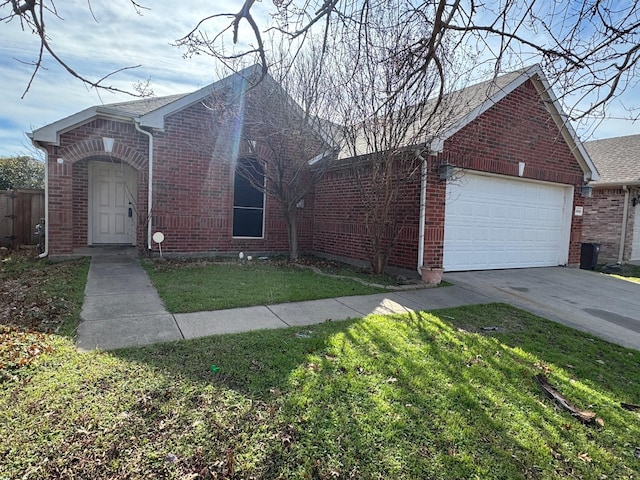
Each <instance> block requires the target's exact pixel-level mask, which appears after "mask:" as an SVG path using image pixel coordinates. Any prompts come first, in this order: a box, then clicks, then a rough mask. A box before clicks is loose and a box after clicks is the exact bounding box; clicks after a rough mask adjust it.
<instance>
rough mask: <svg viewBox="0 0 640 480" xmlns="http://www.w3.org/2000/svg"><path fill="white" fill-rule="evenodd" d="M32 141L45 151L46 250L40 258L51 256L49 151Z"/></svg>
mask: <svg viewBox="0 0 640 480" xmlns="http://www.w3.org/2000/svg"><path fill="white" fill-rule="evenodd" d="M31 143H32V144H33V146H34V147H36V148H37V149H38V150H42V151H43V152H44V251H43V252H42V253H41V254H39V255H38V258H45V257H47V256H49V152H48V151H47V149H46V148H44V147H43V146H42V145H40V144H39V143H38V142H37V141H36V140H34V139H33V138H31Z"/></svg>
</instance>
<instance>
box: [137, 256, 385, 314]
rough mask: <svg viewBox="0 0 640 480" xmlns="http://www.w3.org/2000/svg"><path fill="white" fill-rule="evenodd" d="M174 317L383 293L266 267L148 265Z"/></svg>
mask: <svg viewBox="0 0 640 480" xmlns="http://www.w3.org/2000/svg"><path fill="white" fill-rule="evenodd" d="M143 265H144V266H145V268H146V269H147V272H148V273H149V276H150V277H151V280H152V282H153V284H154V285H155V287H156V288H157V289H158V293H159V294H160V297H161V298H162V300H163V301H164V303H165V306H166V307H167V309H168V310H169V311H170V312H172V313H184V312H197V311H207V310H221V309H225V308H236V307H247V306H253V305H271V304H276V303H285V302H298V301H303V300H316V299H320V298H333V297H342V296H347V295H366V294H370V293H378V292H382V291H384V290H383V289H380V288H376V287H371V286H367V285H363V284H361V283H359V282H356V281H353V280H348V279H343V278H331V277H326V276H321V275H317V274H315V273H314V272H312V271H311V270H308V269H302V268H297V267H293V266H286V265H273V264H261V263H245V264H240V263H238V264H215V263H207V262H202V263H198V262H196V263H170V262H169V263H151V262H144V263H143Z"/></svg>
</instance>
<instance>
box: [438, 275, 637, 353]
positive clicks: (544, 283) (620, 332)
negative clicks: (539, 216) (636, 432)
mask: <svg viewBox="0 0 640 480" xmlns="http://www.w3.org/2000/svg"><path fill="white" fill-rule="evenodd" d="M444 279H445V280H448V281H450V282H452V283H454V284H456V285H458V286H460V287H463V288H466V289H468V290H470V291H472V292H475V293H477V294H480V295H485V296H487V297H489V298H491V299H494V300H496V301H499V302H505V303H509V304H511V305H514V306H517V307H520V308H523V309H524V310H528V311H530V312H532V313H535V314H536V315H540V316H541V317H545V318H548V319H550V320H556V321H558V322H560V323H563V324H565V325H568V326H570V327H573V328H576V329H578V330H582V331H585V332H589V333H593V334H595V335H597V336H599V337H601V338H604V339H605V340H609V341H611V342H614V343H617V344H619V345H623V346H625V347H629V348H634V349H636V350H640V284H637V283H632V282H628V281H626V280H619V279H616V278H612V277H609V276H607V275H604V274H601V273H596V272H591V271H586V270H579V269H576V268H563V267H547V268H527V269H517V270H487V271H480V272H453V273H447V274H445V276H444Z"/></svg>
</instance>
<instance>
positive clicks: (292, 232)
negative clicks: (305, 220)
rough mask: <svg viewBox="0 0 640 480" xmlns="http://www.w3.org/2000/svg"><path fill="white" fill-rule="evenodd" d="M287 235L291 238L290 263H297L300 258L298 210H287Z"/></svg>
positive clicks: (294, 208)
mask: <svg viewBox="0 0 640 480" xmlns="http://www.w3.org/2000/svg"><path fill="white" fill-rule="evenodd" d="M287 235H288V237H289V261H290V262H297V261H298V258H299V256H300V252H299V251H298V210H297V208H296V207H295V206H294V207H293V209H291V208H287Z"/></svg>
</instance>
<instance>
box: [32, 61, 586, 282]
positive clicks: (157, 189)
mask: <svg viewBox="0 0 640 480" xmlns="http://www.w3.org/2000/svg"><path fill="white" fill-rule="evenodd" d="M256 72H257V69H256V67H250V68H249V69H246V70H244V71H242V72H240V73H238V74H234V75H232V76H230V77H227V78H225V79H222V80H220V81H218V82H216V83H214V84H213V85H211V86H209V87H206V88H204V89H201V90H199V91H197V92H194V93H191V94H188V95H175V96H170V97H163V98H155V99H146V100H138V101H132V102H125V103H119V104H112V105H104V106H98V107H92V108H89V109H87V110H83V111H82V112H79V113H77V114H75V115H72V116H71V117H68V118H65V119H62V120H60V121H58V122H55V123H53V124H50V125H47V126H45V127H42V128H40V129H38V130H35V131H34V132H33V133H32V134H31V138H32V140H33V142H34V144H35V145H37V146H38V147H40V148H42V149H44V150H45V151H46V154H47V165H48V168H47V229H48V235H47V252H46V254H49V255H52V256H64V255H72V254H74V253H75V254H77V253H79V252H82V251H83V249H85V248H86V247H88V246H94V245H103V244H126V245H136V246H137V247H138V248H139V250H141V251H144V252H148V251H152V250H155V249H157V245H155V244H154V243H153V242H152V240H151V236H152V233H153V232H155V231H158V230H161V231H162V232H163V233H164V235H165V239H166V240H165V242H164V243H163V246H162V248H163V251H164V252H166V253H174V254H200V255H221V254H237V252H239V251H245V252H248V253H253V254H260V253H263V254H267V253H268V254H273V253H284V252H286V251H287V230H286V225H285V221H284V220H283V217H282V214H281V213H282V211H281V208H280V207H279V206H278V205H277V204H276V203H275V202H274V201H272V199H271V198H269V197H265V196H264V195H262V194H259V193H257V192H256V190H255V189H253V188H252V187H251V185H247V184H246V182H243V180H242V177H241V176H239V175H236V174H235V173H236V170H237V168H238V167H237V165H238V164H239V163H242V162H254V161H259V162H261V164H263V165H265V167H264V168H267V169H268V168H270V164H269V155H268V152H266V151H265V152H263V151H262V150H261V148H262V147H261V145H260V143H261V142H259V141H257V142H255V141H249V142H247V141H238V138H239V137H238V135H237V129H238V128H240V127H242V125H248V124H249V123H250V122H249V119H250V117H251V115H252V113H253V114H254V115H255V112H256V110H255V109H252V108H251V105H250V103H251V101H250V100H248V99H244V98H243V97H242V95H239V96H237V97H234V98H236V100H237V101H242V102H246V103H247V108H246V109H245V110H243V111H244V113H245V118H243V117H234V118H233V119H230V120H229V121H227V122H226V123H224V122H223V123H219V122H218V123H215V124H212V123H211V117H212V111H213V112H215V111H216V108H212V107H211V105H220V103H219V102H217V103H216V102H215V101H212V100H211V99H215V98H218V97H222V98H227V99H228V98H229V95H230V93H229V92H244V91H245V90H244V89H245V84H246V81H247V78H249V77H251V75H254V74H256ZM269 82H273V80H271V79H269V78H268V79H267V83H266V84H265V85H268V84H269ZM265 85H262V86H261V85H258V87H257V88H254V89H252V90H251V91H252V92H253V95H259V92H260V91H261V89H262V88H266V87H265ZM455 102H456V108H455V109H454V110H452V112H454V113H451V115H450V117H451V118H449V119H448V120H449V123H448V125H449V126H448V127H447V128H446V129H444V130H442V131H440V132H438V135H437V136H434V137H432V138H430V139H429V141H426V142H425V143H423V144H421V145H416V146H415V148H414V146H412V145H409V146H408V148H407V152H415V153H414V155H416V157H417V158H419V160H420V162H421V172H422V175H417V176H416V178H415V181H412V182H410V183H408V184H406V185H405V187H404V188H406V189H407V195H406V196H405V197H404V198H405V200H403V202H402V204H401V205H399V206H398V207H399V208H401V209H402V211H403V215H404V218H406V219H407V221H406V222H405V223H404V224H403V228H402V231H401V234H400V235H398V238H396V241H395V242H394V246H393V250H392V251H391V252H390V255H389V265H390V266H391V267H397V268H401V269H405V270H406V269H412V270H413V269H417V270H418V271H420V270H421V268H420V267H422V266H428V267H433V268H442V267H444V269H445V270H448V271H453V270H471V269H491V268H520V267H530V266H548V265H565V264H577V263H578V261H579V255H580V242H581V231H582V219H583V217H582V216H581V215H580V214H581V212H580V211H579V209H577V208H576V207H581V206H583V204H584V203H583V202H584V199H583V198H582V197H581V196H580V195H579V192H580V187H582V186H583V185H584V184H585V182H587V181H589V180H591V179H597V178H598V176H597V171H596V169H595V167H594V166H593V164H592V162H591V160H590V158H589V156H588V155H587V154H586V152H585V150H584V149H583V147H582V145H581V144H580V142H579V140H578V139H577V137H576V135H575V132H574V131H573V129H572V128H571V126H570V125H569V123H568V122H567V119H566V117H565V116H564V115H563V113H562V111H561V109H560V107H559V104H558V102H557V100H556V99H555V97H554V96H553V93H552V92H551V90H550V87H549V84H548V82H547V81H546V80H545V78H544V76H543V74H542V72H541V70H540V69H539V67H537V66H534V67H530V68H528V69H524V70H521V71H518V72H514V73H511V74H508V75H504V76H501V77H498V78H497V79H495V80H493V81H490V82H484V83H481V84H478V85H474V86H472V87H469V88H466V89H464V90H462V91H460V92H457V95H456V100H455ZM292 108H295V107H292ZM221 125H222V126H221ZM298 135H303V134H298ZM308 135H309V136H310V137H311V138H314V139H316V149H315V151H313V152H310V153H309V161H313V160H314V159H317V158H330V157H331V155H333V154H334V152H335V151H336V150H335V142H333V141H332V140H331V139H330V138H329V137H328V136H327V135H326V133H325V132H322V131H320V130H317V129H313V128H311V127H310V129H309V133H308ZM289 140H290V141H291V140H294V141H293V144H295V143H296V142H298V141H300V137H299V136H297V137H295V138H294V139H289ZM293 144H291V143H290V144H289V145H290V147H291V148H293V147H294V146H295V145H293ZM366 157H367V156H366V153H365V154H364V155H362V158H359V159H351V158H345V156H344V155H340V154H338V158H337V161H335V162H333V163H332V164H331V167H330V168H329V170H328V171H327V172H326V173H325V174H324V176H323V177H322V179H321V181H320V182H319V183H318V184H317V185H316V187H315V190H314V191H312V192H310V193H309V195H308V196H307V197H306V198H305V199H304V202H303V203H302V204H301V208H300V209H299V211H298V236H299V243H300V249H301V251H304V252H309V253H315V254H317V255H320V256H325V257H330V258H338V259H342V260H348V261H351V262H367V261H368V254H367V248H366V238H365V237H366V235H365V231H364V230H365V229H364V228H363V224H364V220H363V219H364V217H363V215H364V213H363V208H362V202H363V200H362V198H360V197H359V195H358V193H357V191H356V190H355V189H354V186H353V185H354V182H353V180H354V176H353V175H354V170H353V164H354V162H355V161H356V160H358V161H365V162H366ZM390 234H393V232H391V233H390Z"/></svg>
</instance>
